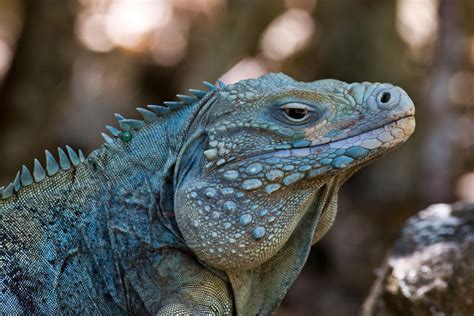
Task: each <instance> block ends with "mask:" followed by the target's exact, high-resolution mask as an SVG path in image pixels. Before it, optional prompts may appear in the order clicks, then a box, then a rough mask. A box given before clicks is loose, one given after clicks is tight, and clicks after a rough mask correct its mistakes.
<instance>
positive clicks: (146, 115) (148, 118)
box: [137, 108, 158, 122]
mask: <svg viewBox="0 0 474 316" xmlns="http://www.w3.org/2000/svg"><path fill="white" fill-rule="evenodd" d="M137 111H138V113H140V114H141V116H142V117H143V120H145V122H154V121H156V119H157V118H158V116H157V115H156V113H155V112H152V111H150V110H147V109H143V108H137Z"/></svg>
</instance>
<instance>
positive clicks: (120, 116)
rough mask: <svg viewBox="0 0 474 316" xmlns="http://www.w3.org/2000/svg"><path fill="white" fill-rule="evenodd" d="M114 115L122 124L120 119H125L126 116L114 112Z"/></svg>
mask: <svg viewBox="0 0 474 316" xmlns="http://www.w3.org/2000/svg"><path fill="white" fill-rule="evenodd" d="M114 116H115V119H116V120H117V122H119V124H120V121H122V120H125V117H124V116H123V115H121V114H119V113H114Z"/></svg>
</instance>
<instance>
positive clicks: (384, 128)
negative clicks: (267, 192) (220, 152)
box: [220, 114, 415, 168]
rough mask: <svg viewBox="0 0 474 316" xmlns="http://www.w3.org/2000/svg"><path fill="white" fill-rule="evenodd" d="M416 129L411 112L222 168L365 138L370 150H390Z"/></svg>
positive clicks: (341, 145) (353, 143)
mask: <svg viewBox="0 0 474 316" xmlns="http://www.w3.org/2000/svg"><path fill="white" fill-rule="evenodd" d="M414 129H415V116H414V115H413V114H409V115H406V116H404V117H401V118H399V119H396V120H394V121H391V122H390V123H387V124H384V125H381V126H379V127H376V128H373V129H371V130H368V131H365V132H362V133H359V134H357V135H354V136H349V137H345V138H341V139H338V140H333V141H328V142H325V143H318V144H317V145H311V146H307V147H299V148H291V149H279V150H272V151H265V152H260V153H255V154H253V155H248V156H245V157H236V158H235V159H229V160H228V161H227V163H224V164H223V165H221V166H220V168H222V167H223V166H225V165H227V164H231V163H238V162H241V161H244V160H248V159H255V158H259V159H260V158H262V159H265V158H271V157H278V158H285V157H306V156H308V155H315V154H316V155H317V154H320V153H323V152H324V151H325V150H327V149H328V148H350V147H352V146H359V145H358V144H359V143H360V145H361V144H362V143H363V142H364V140H370V139H373V141H372V142H371V143H369V142H367V143H368V144H365V145H366V146H367V149H368V150H370V151H373V150H374V149H377V148H379V147H383V148H386V149H387V150H388V149H390V148H392V147H395V146H396V145H397V144H399V143H401V142H403V141H405V140H406V139H407V138H408V137H409V136H410V135H411V134H412V133H413V131H414ZM382 133H385V134H386V135H385V136H383V137H382V139H378V138H377V135H382ZM387 133H388V134H390V135H391V137H389V135H388V134H387ZM377 142H378V143H377Z"/></svg>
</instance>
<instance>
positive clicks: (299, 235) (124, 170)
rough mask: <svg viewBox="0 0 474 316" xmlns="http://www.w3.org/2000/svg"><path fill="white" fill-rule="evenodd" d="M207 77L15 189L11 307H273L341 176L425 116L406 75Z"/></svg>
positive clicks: (4, 298) (1, 291) (399, 139)
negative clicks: (401, 79)
mask: <svg viewBox="0 0 474 316" xmlns="http://www.w3.org/2000/svg"><path fill="white" fill-rule="evenodd" d="M206 85H207V86H208V87H209V89H208V91H201V90H190V91H191V92H192V93H193V94H194V96H193V97H190V96H184V95H178V97H179V98H180V99H181V101H179V102H165V104H164V106H157V105H150V106H148V109H138V111H139V112H140V113H141V114H142V116H143V118H144V120H143V121H142V120H133V119H126V118H124V117H122V116H120V115H116V117H117V119H118V123H119V125H120V129H116V128H113V127H110V126H109V127H107V129H108V130H109V131H110V133H111V134H112V137H111V136H108V135H105V134H104V138H105V140H106V142H105V144H104V146H102V147H101V148H99V149H97V150H95V151H93V152H92V153H91V154H90V155H89V156H88V157H87V158H85V157H84V155H82V153H79V154H77V153H76V152H74V151H73V150H72V149H71V148H69V147H68V148H67V153H66V152H65V151H63V150H61V149H59V151H58V155H59V163H58V162H57V161H56V159H55V158H54V157H53V155H52V154H51V153H50V152H47V154H46V169H44V168H43V167H42V165H41V164H40V163H39V162H38V160H35V164H34V170H33V172H32V173H30V171H29V170H28V168H27V167H23V169H22V171H21V172H19V173H18V175H17V177H16V179H15V181H14V182H13V183H11V184H10V185H8V186H6V187H5V188H3V189H2V190H1V192H0V196H2V197H3V199H0V240H1V247H0V267H1V274H0V303H1V304H0V314H12V313H13V314H158V315H177V314H207V315H230V314H239V315H255V314H259V315H266V314H271V313H272V312H274V311H275V310H276V309H277V307H278V305H279V304H280V302H281V300H282V299H283V297H284V295H285V294H286V292H287V291H288V288H289V287H290V285H291V284H292V283H293V281H294V280H295V278H296V277H297V275H298V274H299V272H300V271H301V269H302V268H303V265H304V263H305V261H306V259H307V256H308V253H309V250H310V247H311V245H312V244H314V243H315V242H316V241H318V240H319V239H320V238H321V237H322V236H323V235H324V234H325V233H326V232H327V231H328V229H329V228H330V226H331V225H332V223H333V221H334V218H335V215H336V204H337V192H338V189H339V187H340V186H341V184H342V183H343V182H344V181H345V180H346V179H347V178H348V177H350V176H351V175H352V174H353V173H354V172H355V171H356V170H358V169H359V168H360V167H362V166H363V165H366V164H367V163H369V162H370V161H373V160H374V159H376V158H378V157H380V156H381V155H383V154H385V153H387V152H389V151H390V150H392V149H394V148H395V147H397V146H398V145H399V144H401V143H403V142H404V141H406V140H407V138H408V137H409V136H410V135H411V134H412V132H413V130H414V127H415V120H414V117H413V115H414V106H413V102H412V101H411V100H410V98H409V97H408V96H407V94H406V93H405V92H404V91H403V90H402V89H401V88H398V87H395V86H393V85H391V84H381V83H367V82H364V83H352V84H347V83H344V82H341V81H337V80H320V81H314V82H310V83H303V82H298V81H295V80H293V79H291V78H290V77H288V76H286V75H284V74H267V75H264V76H262V77H260V78H258V79H250V80H244V81H240V82H238V83H236V84H232V85H227V86H226V85H224V84H222V83H220V84H219V85H218V86H217V87H216V86H214V85H212V84H209V83H206Z"/></svg>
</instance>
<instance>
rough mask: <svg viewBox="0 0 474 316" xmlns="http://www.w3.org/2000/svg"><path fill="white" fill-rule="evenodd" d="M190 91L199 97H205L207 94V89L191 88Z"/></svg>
mask: <svg viewBox="0 0 474 316" xmlns="http://www.w3.org/2000/svg"><path fill="white" fill-rule="evenodd" d="M189 92H191V93H192V94H194V95H195V96H196V97H197V98H198V99H202V98H204V96H205V95H206V94H207V92H206V91H202V90H197V89H189Z"/></svg>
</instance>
